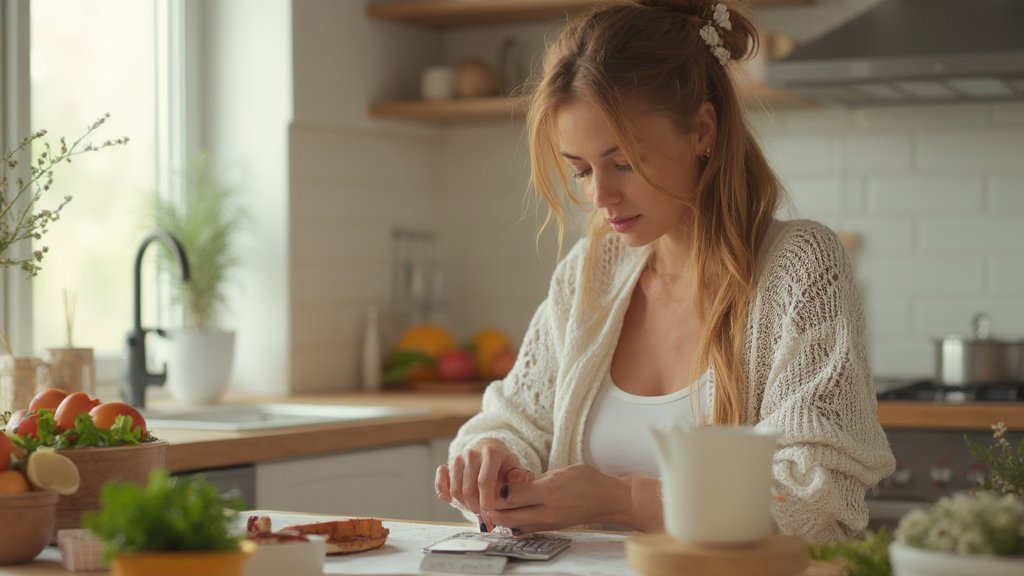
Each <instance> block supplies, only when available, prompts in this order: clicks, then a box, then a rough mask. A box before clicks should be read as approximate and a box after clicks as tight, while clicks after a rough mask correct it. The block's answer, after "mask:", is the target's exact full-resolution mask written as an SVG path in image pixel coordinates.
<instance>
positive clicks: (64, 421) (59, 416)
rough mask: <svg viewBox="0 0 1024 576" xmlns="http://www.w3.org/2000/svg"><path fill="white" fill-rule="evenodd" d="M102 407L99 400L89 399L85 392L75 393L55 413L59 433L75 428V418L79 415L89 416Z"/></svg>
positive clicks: (62, 402)
mask: <svg viewBox="0 0 1024 576" xmlns="http://www.w3.org/2000/svg"><path fill="white" fill-rule="evenodd" d="M99 405H100V400H99V398H89V395H88V394H86V393H85V392H74V393H72V394H69V395H68V397H67V398H65V399H64V400H63V401H61V403H60V406H57V411H56V412H55V413H54V418H56V420H57V432H63V431H65V430H68V429H71V428H74V427H75V418H77V417H78V415H79V414H83V413H84V414H88V413H89V411H90V410H92V409H93V408H95V407H97V406H99Z"/></svg>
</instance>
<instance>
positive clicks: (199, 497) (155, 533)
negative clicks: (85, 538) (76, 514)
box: [82, 468, 243, 560]
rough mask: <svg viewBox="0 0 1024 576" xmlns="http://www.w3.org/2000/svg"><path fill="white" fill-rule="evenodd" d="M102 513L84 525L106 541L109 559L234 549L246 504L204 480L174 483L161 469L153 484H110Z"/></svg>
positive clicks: (90, 515) (186, 479) (153, 474)
mask: <svg viewBox="0 0 1024 576" xmlns="http://www.w3.org/2000/svg"><path fill="white" fill-rule="evenodd" d="M100 502H101V503H102V509H101V510H100V511H99V512H91V513H87V514H86V515H85V517H84V519H83V521H82V525H83V526H84V527H85V528H88V529H89V530H90V531H92V532H93V534H95V535H96V536H97V538H99V539H100V541H101V542H103V553H104V557H105V558H107V559H108V560H109V559H110V558H112V557H113V556H115V555H118V554H135V553H139V552H156V551H163V552H203V551H211V552H212V551H222V550H234V549H236V548H238V544H239V542H240V541H241V534H240V533H239V531H238V530H237V522H236V520H237V517H238V511H239V510H241V509H242V507H243V505H242V502H241V501H239V500H237V499H229V498H227V497H225V496H222V495H221V494H220V493H219V492H218V491H217V489H216V488H215V487H214V486H213V485H211V484H210V483H208V482H207V481H206V480H204V479H203V478H201V477H198V476H188V477H176V478H171V477H170V476H169V475H168V474H167V471H166V470H163V469H159V468H158V469H155V470H153V472H151V473H150V476H149V483H148V484H147V485H146V486H139V485H137V484H133V483H131V482H117V481H114V482H108V483H106V484H105V485H104V486H103V489H102V492H101V494H100Z"/></svg>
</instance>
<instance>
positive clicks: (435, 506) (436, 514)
mask: <svg viewBox="0 0 1024 576" xmlns="http://www.w3.org/2000/svg"><path fill="white" fill-rule="evenodd" d="M451 443H452V439H451V438H434V439H432V440H431V441H430V454H431V456H430V485H431V487H433V485H434V474H435V473H436V471H437V467H438V466H440V465H441V464H444V463H445V462H447V461H448V445H449V444H451ZM431 514H432V515H433V517H432V518H431V520H433V521H435V522H465V521H466V518H465V517H464V516H463V515H462V513H460V512H459V511H458V510H456V509H455V508H452V507H451V505H450V504H448V503H447V502H443V501H441V500H439V499H438V498H437V496H436V495H434V494H431Z"/></svg>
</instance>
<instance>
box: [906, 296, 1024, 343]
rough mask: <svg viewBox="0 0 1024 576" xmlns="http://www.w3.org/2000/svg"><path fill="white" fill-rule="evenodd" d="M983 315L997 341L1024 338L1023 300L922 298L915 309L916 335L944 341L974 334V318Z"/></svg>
mask: <svg viewBox="0 0 1024 576" xmlns="http://www.w3.org/2000/svg"><path fill="white" fill-rule="evenodd" d="M978 313H984V314H985V315H987V316H988V318H989V321H990V322H991V326H992V335H993V336H996V337H1007V336H1015V337H1020V336H1024V302H1022V301H1021V299H1019V298H1018V299H1016V300H1013V299H982V298H973V299H972V298H964V299H956V300H951V299H945V298H927V297H925V298H921V299H920V300H919V301H918V302H917V303H916V305H915V309H914V322H915V332H916V334H917V335H918V336H919V337H920V338H924V339H928V340H929V341H930V340H931V339H932V338H942V337H944V336H950V335H962V336H967V335H970V334H971V333H972V330H973V328H972V319H973V318H974V316H975V314H978Z"/></svg>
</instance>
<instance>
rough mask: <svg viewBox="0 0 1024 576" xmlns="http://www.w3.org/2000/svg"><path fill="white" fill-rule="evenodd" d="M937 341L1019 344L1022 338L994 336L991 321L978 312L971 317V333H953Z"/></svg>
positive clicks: (985, 315) (1022, 341) (1023, 339)
mask: <svg viewBox="0 0 1024 576" xmlns="http://www.w3.org/2000/svg"><path fill="white" fill-rule="evenodd" d="M937 341H938V342H939V343H944V342H950V343H956V342H985V343H990V344H1021V343H1024V338H1020V337H1017V338H995V337H993V336H992V322H991V321H990V320H989V319H988V315H987V314H985V313H984V312H978V313H977V314H975V315H974V317H973V318H971V333H970V334H969V335H967V336H963V335H959V334H954V335H950V336H946V337H944V338H939V339H938V340H937Z"/></svg>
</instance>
